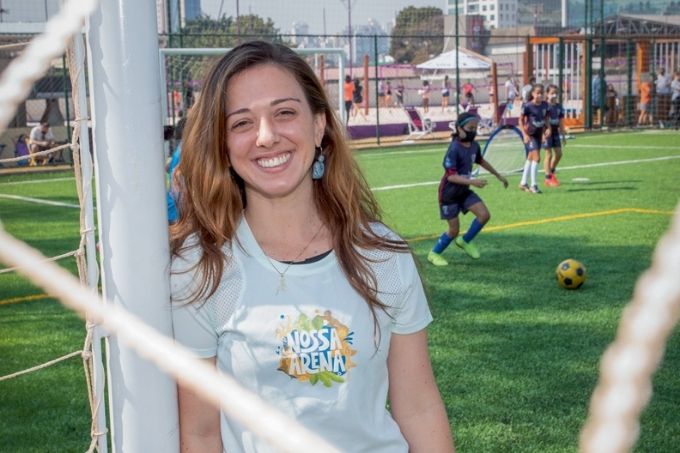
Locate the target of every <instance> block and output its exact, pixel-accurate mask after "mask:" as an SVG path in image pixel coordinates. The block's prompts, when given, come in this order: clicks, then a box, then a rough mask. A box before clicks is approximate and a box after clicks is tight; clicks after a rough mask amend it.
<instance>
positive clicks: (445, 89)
mask: <svg viewBox="0 0 680 453" xmlns="http://www.w3.org/2000/svg"><path fill="white" fill-rule="evenodd" d="M450 95H451V82H449V76H444V81H443V82H442V112H443V111H444V110H446V108H447V107H448V106H449V96H450Z"/></svg>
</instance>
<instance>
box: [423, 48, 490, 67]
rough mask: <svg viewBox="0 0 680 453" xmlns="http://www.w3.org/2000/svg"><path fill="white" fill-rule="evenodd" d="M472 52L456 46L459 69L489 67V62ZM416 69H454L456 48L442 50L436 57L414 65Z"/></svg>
mask: <svg viewBox="0 0 680 453" xmlns="http://www.w3.org/2000/svg"><path fill="white" fill-rule="evenodd" d="M474 55H475V54H474V52H472V51H470V50H467V49H463V48H460V47H459V48H458V68H459V69H486V70H488V69H489V68H491V64H490V63H488V62H487V61H485V60H484V59H483V58H480V57H481V55H480V56H479V57H476V56H474ZM416 68H418V69H435V70H436V69H456V49H454V50H449V51H448V52H444V53H442V54H440V55H437V56H436V57H434V58H432V59H431V60H428V61H426V62H424V63H421V64H419V65H417V66H416Z"/></svg>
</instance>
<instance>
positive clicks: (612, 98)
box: [605, 83, 619, 127]
mask: <svg viewBox="0 0 680 453" xmlns="http://www.w3.org/2000/svg"><path fill="white" fill-rule="evenodd" d="M618 101H619V94H618V93H617V92H616V90H615V89H614V85H612V84H611V83H608V84H607V92H606V93H605V110H606V112H607V114H606V120H605V121H606V123H607V127H613V126H616V123H617V120H618V117H619V115H618Z"/></svg>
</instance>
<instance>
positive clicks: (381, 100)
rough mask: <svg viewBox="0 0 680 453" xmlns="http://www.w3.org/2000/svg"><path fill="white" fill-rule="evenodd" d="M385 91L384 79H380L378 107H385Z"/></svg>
mask: <svg viewBox="0 0 680 453" xmlns="http://www.w3.org/2000/svg"><path fill="white" fill-rule="evenodd" d="M386 92H387V87H386V86H385V79H380V80H379V81H378V107H387V105H386V104H385V94H386Z"/></svg>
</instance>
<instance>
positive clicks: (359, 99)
mask: <svg viewBox="0 0 680 453" xmlns="http://www.w3.org/2000/svg"><path fill="white" fill-rule="evenodd" d="M352 101H353V102H354V108H353V109H352V117H355V116H357V113H359V114H360V115H361V117H362V118H363V119H366V115H364V111H363V110H362V109H361V107H362V106H361V104H362V103H363V102H364V87H363V86H361V80H359V77H355V78H354V91H352Z"/></svg>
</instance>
